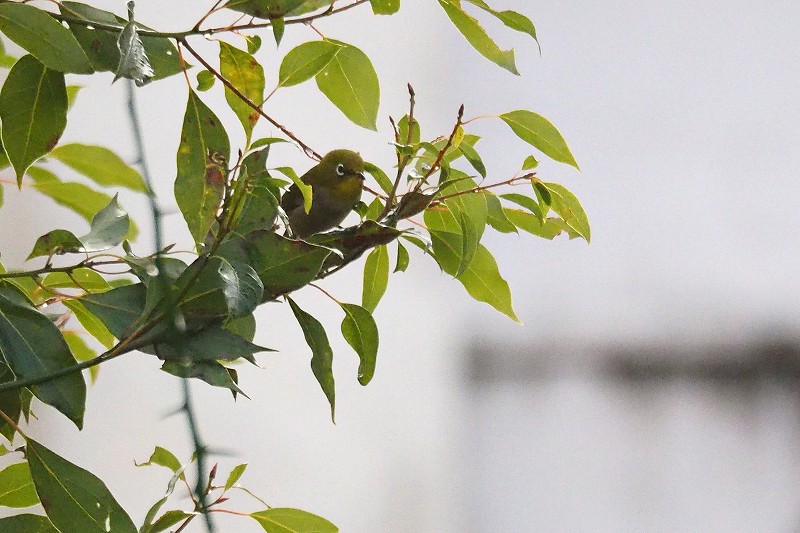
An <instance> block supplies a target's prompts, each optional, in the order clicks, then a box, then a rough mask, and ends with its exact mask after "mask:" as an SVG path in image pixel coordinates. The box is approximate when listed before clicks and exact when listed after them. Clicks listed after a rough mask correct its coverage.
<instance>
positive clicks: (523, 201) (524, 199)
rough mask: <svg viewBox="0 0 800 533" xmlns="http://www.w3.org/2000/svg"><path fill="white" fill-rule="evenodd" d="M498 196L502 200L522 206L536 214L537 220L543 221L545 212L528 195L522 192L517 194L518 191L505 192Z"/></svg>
mask: <svg viewBox="0 0 800 533" xmlns="http://www.w3.org/2000/svg"><path fill="white" fill-rule="evenodd" d="M500 198H502V199H503V200H508V201H509V202H513V203H515V204H517V205H518V206H520V207H524V208H525V209H527V210H528V211H530V212H531V213H533V214H534V215H536V218H538V219H539V221H541V222H544V217H545V213H544V212H543V211H542V208H541V207H540V206H539V204H538V203H537V202H536V200H534V199H533V198H531V197H530V196H525V195H524V194H518V193H507V194H501V195H500Z"/></svg>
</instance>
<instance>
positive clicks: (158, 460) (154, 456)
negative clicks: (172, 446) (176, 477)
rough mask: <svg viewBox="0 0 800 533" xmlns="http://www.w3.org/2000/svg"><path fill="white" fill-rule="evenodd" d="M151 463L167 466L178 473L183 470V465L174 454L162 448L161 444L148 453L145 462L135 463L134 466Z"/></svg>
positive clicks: (149, 464)
mask: <svg viewBox="0 0 800 533" xmlns="http://www.w3.org/2000/svg"><path fill="white" fill-rule="evenodd" d="M151 465H158V466H163V467H166V468H169V469H170V470H172V471H173V472H174V473H178V472H180V471H181V470H183V465H181V462H180V461H179V460H178V458H177V457H175V454H174V453H172V452H171V451H169V450H168V449H166V448H162V447H161V446H156V447H155V449H154V450H153V453H151V454H150V459H148V460H147V462H145V463H141V464H137V465H136V466H151Z"/></svg>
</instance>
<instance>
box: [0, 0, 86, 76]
mask: <svg viewBox="0 0 800 533" xmlns="http://www.w3.org/2000/svg"><path fill="white" fill-rule="evenodd" d="M0 31H2V32H3V33H4V34H6V36H8V38H9V39H11V40H12V41H14V42H15V43H17V44H18V45H20V46H21V47H22V48H24V49H25V50H27V51H28V52H30V53H31V55H33V56H34V57H36V59H38V60H39V61H41V62H42V63H43V64H44V65H45V66H47V68H48V69H52V70H56V71H60V72H74V73H76V74H91V73H92V72H94V69H93V68H92V64H91V63H90V62H89V59H88V58H87V57H86V54H85V53H83V49H82V48H81V45H80V44H79V43H78V41H76V40H75V37H73V36H72V34H71V33H70V31H69V30H68V29H66V28H65V27H64V26H62V25H61V24H60V23H59V22H58V21H56V20H55V19H54V18H53V17H51V16H50V15H49V14H48V13H47V12H45V11H42V10H41V9H38V8H35V7H33V6H30V5H27V4H18V3H10V2H5V3H3V4H0Z"/></svg>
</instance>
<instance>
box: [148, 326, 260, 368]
mask: <svg viewBox="0 0 800 533" xmlns="http://www.w3.org/2000/svg"><path fill="white" fill-rule="evenodd" d="M264 351H268V352H273V351H275V350H271V349H269V348H264V347H262V346H258V345H255V344H253V343H252V342H250V341H248V340H247V339H243V338H242V337H240V336H239V335H237V334H236V333H233V332H232V331H228V330H227V329H223V328H221V327H218V326H209V327H208V328H206V329H203V330H201V331H198V332H187V333H184V334H181V335H177V336H172V337H170V338H168V339H166V341H165V342H162V343H159V344H158V345H157V347H156V353H157V355H158V357H159V358H161V359H177V360H180V361H181V362H187V363H188V362H192V361H235V360H236V359H239V358H242V359H245V360H247V361H250V362H251V363H253V364H256V361H255V359H254V358H253V354H255V353H258V352H264Z"/></svg>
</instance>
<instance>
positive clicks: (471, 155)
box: [458, 143, 486, 178]
mask: <svg viewBox="0 0 800 533" xmlns="http://www.w3.org/2000/svg"><path fill="white" fill-rule="evenodd" d="M458 149H459V151H460V152H461V153H462V154H464V157H465V158H466V159H467V161H469V164H470V165H472V168H474V169H475V171H476V172H477V173H478V174H480V175H481V176H482V177H484V178H485V177H486V167H485V166H484V164H483V160H481V156H480V154H479V153H478V152H477V151H475V148H473V147H472V146H470V145H469V144H466V143H461V144H460V145H459V146H458Z"/></svg>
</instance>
